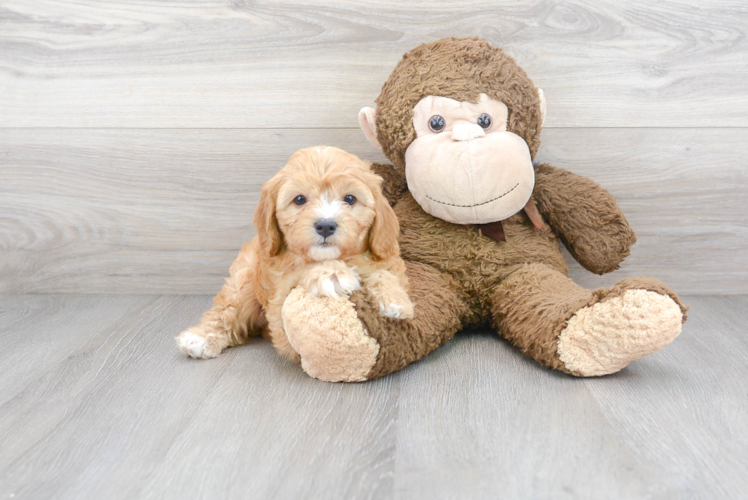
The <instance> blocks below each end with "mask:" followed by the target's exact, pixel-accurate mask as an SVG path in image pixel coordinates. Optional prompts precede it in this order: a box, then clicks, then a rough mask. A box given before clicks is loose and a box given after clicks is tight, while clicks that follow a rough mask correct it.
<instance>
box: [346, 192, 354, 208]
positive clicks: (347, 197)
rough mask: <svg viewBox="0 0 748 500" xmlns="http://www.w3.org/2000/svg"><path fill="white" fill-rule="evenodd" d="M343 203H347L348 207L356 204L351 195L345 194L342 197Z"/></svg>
mask: <svg viewBox="0 0 748 500" xmlns="http://www.w3.org/2000/svg"><path fill="white" fill-rule="evenodd" d="M343 201H344V202H346V203H348V204H349V205H350V206H353V205H354V204H355V203H356V197H355V196H353V195H352V194H347V195H345V196H344V197H343Z"/></svg>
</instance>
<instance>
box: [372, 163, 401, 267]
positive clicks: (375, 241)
mask: <svg viewBox="0 0 748 500" xmlns="http://www.w3.org/2000/svg"><path fill="white" fill-rule="evenodd" d="M375 177H377V185H376V186H375V187H373V188H372V192H373V193H374V224H372V226H371V229H370V230H369V248H370V249H371V253H373V254H374V256H375V257H377V258H378V259H380V260H383V259H387V258H389V257H394V256H395V255H397V254H398V252H400V247H399V246H398V244H397V236H398V234H399V233H400V224H399V223H398V221H397V216H396V215H395V211H394V210H392V207H391V206H390V204H389V202H388V201H387V198H385V197H384V195H383V194H382V189H381V187H380V185H381V182H382V181H381V178H379V177H378V176H375Z"/></svg>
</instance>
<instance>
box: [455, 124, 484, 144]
mask: <svg viewBox="0 0 748 500" xmlns="http://www.w3.org/2000/svg"><path fill="white" fill-rule="evenodd" d="M485 135H486V131H485V130H483V129H482V128H481V126H480V125H476V124H475V123H458V124H457V125H455V126H454V127H452V140H453V141H469V140H472V139H477V138H478V137H483V136H485Z"/></svg>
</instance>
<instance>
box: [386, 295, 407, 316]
mask: <svg viewBox="0 0 748 500" xmlns="http://www.w3.org/2000/svg"><path fill="white" fill-rule="evenodd" d="M379 312H380V313H382V316H385V317H387V318H392V319H413V303H412V302H411V301H410V298H409V297H408V296H407V295H404V296H403V297H398V299H397V300H393V298H392V297H390V299H389V300H387V299H383V300H380V302H379Z"/></svg>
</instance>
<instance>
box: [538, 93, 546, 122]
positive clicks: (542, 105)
mask: <svg viewBox="0 0 748 500" xmlns="http://www.w3.org/2000/svg"><path fill="white" fill-rule="evenodd" d="M538 97H540V126H541V127H542V126H543V125H544V124H545V94H544V93H543V89H538Z"/></svg>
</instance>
